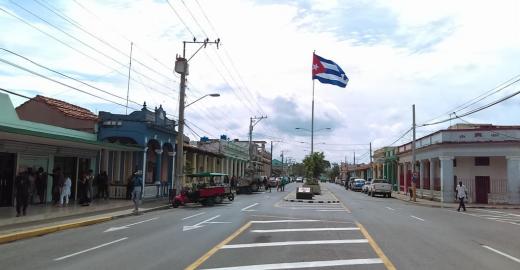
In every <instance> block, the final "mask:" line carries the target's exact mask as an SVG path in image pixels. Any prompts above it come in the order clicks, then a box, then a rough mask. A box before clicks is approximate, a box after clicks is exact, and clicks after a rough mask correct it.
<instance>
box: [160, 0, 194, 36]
mask: <svg viewBox="0 0 520 270" xmlns="http://www.w3.org/2000/svg"><path fill="white" fill-rule="evenodd" d="M166 3H168V6H169V7H170V9H171V10H172V11H173V12H174V13H175V15H177V18H179V20H180V21H181V23H182V24H184V27H186V30H188V32H190V34H191V36H192V37H195V34H193V31H191V29H190V27H189V26H188V25H187V24H186V22H184V20H183V19H182V18H181V16H180V15H179V13H177V11H176V10H175V8H173V5H172V4H171V3H170V1H169V0H166Z"/></svg>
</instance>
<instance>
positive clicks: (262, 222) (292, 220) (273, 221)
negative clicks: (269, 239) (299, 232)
mask: <svg viewBox="0 0 520 270" xmlns="http://www.w3.org/2000/svg"><path fill="white" fill-rule="evenodd" d="M318 221H319V220H317V219H281V220H252V221H251V223H254V224H266V223H285V222H287V223H290V222H318Z"/></svg>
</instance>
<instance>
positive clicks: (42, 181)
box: [36, 167, 47, 204]
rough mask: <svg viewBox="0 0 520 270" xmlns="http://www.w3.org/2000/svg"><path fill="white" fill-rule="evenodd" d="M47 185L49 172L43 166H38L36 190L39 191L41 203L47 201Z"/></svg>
mask: <svg viewBox="0 0 520 270" xmlns="http://www.w3.org/2000/svg"><path fill="white" fill-rule="evenodd" d="M46 186H47V174H46V173H45V171H44V170H43V168H42V167H40V168H38V171H37V172H36V192H37V193H38V198H39V199H40V204H43V202H44V201H45V190H46V189H45V187H46Z"/></svg>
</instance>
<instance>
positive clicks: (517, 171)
mask: <svg viewBox="0 0 520 270" xmlns="http://www.w3.org/2000/svg"><path fill="white" fill-rule="evenodd" d="M506 160H507V193H508V203H509V204H518V203H520V156H509V157H506ZM491 181H493V180H491Z"/></svg>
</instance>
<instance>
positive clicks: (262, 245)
mask: <svg viewBox="0 0 520 270" xmlns="http://www.w3.org/2000/svg"><path fill="white" fill-rule="evenodd" d="M295 187H296V184H290V185H289V186H287V188H286V192H276V191H274V190H273V192H272V193H259V194H252V195H239V196H237V197H236V199H235V201H234V202H232V203H225V204H222V205H218V206H214V207H198V206H190V207H181V208H178V209H169V210H162V211H156V212H151V213H147V214H143V215H139V216H135V217H128V218H122V219H117V220H113V221H110V222H106V223H102V224H97V225H92V226H88V227H82V228H78V229H72V230H67V231H62V232H58V233H54V234H49V235H45V236H42V237H38V238H32V239H27V240H23V241H18V242H14V243H9V244H5V245H0V262H1V267H0V268H1V269H235V270H239V269H253V270H254V269H392V266H395V267H396V268H397V269H471V270H475V269H520V260H519V259H518V258H520V237H519V235H520V234H519V233H520V211H506V210H497V211H493V210H491V211H489V210H477V209H470V210H468V212H466V213H462V212H461V213H458V212H456V211H453V210H454V209H442V208H429V207H424V206H417V205H412V204H409V203H406V202H402V201H399V200H396V199H385V198H372V197H368V196H366V195H364V194H360V193H354V192H351V191H345V190H344V189H343V188H342V187H341V186H337V185H334V184H326V185H325V187H326V188H328V189H330V190H331V191H333V192H334V194H335V195H336V197H338V198H339V199H340V200H341V201H342V203H340V204H309V203H305V204H303V203H289V202H284V201H283V200H282V199H283V197H284V196H285V195H287V193H288V192H289V191H290V190H294V188H295ZM365 228H366V230H365ZM508 256H509V257H508ZM515 259H516V261H515Z"/></svg>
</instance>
